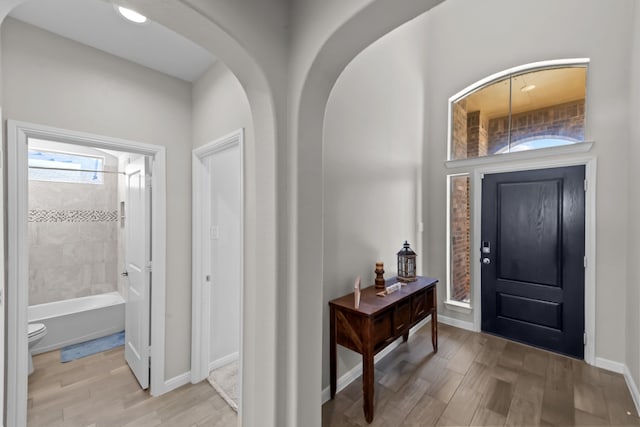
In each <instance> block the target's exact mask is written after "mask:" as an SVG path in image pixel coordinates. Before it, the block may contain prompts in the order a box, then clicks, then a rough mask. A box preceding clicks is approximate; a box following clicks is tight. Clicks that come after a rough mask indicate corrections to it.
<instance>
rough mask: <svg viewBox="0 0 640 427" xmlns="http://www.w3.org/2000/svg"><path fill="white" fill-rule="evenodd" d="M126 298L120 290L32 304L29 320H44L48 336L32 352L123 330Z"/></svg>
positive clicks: (35, 321) (52, 348) (42, 351)
mask: <svg viewBox="0 0 640 427" xmlns="http://www.w3.org/2000/svg"><path fill="white" fill-rule="evenodd" d="M124 304H125V301H124V299H123V298H122V296H121V295H120V294H119V293H118V292H109V293H106V294H100V295H91V296H88V297H80V298H74V299H70V300H64V301H56V302H48V303H45V304H37V305H31V306H29V310H28V318H29V323H44V324H45V325H46V326H47V335H45V337H44V338H42V340H40V342H39V343H38V344H37V345H36V346H35V347H34V348H33V354H38V353H44V352H46V351H51V350H55V349H58V348H61V347H64V346H67V345H71V344H77V343H80V342H84V341H88V340H91V339H94V338H100V337H104V336H106V335H110V334H114V333H116V332H120V331H122V330H124V316H125V314H124V313H125V312H124V308H125V305H124Z"/></svg>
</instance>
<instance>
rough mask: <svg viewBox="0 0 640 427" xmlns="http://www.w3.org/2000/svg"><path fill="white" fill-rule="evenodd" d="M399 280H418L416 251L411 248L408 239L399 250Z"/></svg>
mask: <svg viewBox="0 0 640 427" xmlns="http://www.w3.org/2000/svg"><path fill="white" fill-rule="evenodd" d="M398 281H399V282H415V281H416V253H415V252H413V251H412V250H411V247H410V246H409V243H408V242H407V241H406V240H405V241H404V245H402V249H400V252H398Z"/></svg>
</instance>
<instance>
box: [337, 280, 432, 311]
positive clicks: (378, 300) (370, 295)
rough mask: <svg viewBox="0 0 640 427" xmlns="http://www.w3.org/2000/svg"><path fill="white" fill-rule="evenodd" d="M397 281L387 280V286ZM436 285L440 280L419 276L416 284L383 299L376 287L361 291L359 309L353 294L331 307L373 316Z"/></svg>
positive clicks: (411, 284) (338, 299) (408, 285)
mask: <svg viewBox="0 0 640 427" xmlns="http://www.w3.org/2000/svg"><path fill="white" fill-rule="evenodd" d="M397 281H398V279H397V277H392V278H390V279H387V280H386V286H389V285H392V284H394V283H396V282H397ZM436 283H438V279H435V278H433V277H423V276H418V277H417V280H416V281H415V282H410V283H407V284H406V286H402V288H401V289H400V290H398V291H395V292H394V293H392V294H389V295H385V296H383V297H380V296H378V295H376V294H377V293H378V292H380V291H382V289H376V288H375V286H369V287H368V288H364V289H362V290H361V291H360V292H361V293H360V307H359V308H355V307H354V304H355V300H354V294H353V292H351V293H350V294H347V295H344V296H341V297H340V298H336V299H334V300H331V301H329V305H333V306H336V307H340V308H341V309H344V310H348V311H351V312H353V313H358V314H361V315H365V316H373V315H375V314H377V313H379V312H381V311H383V310H385V309H386V308H387V307H389V306H390V305H393V304H394V303H396V302H398V301H400V300H402V299H403V298H405V297H407V296H409V295H411V294H413V293H414V292H417V291H419V290H421V289H424V288H429V287H433V286H435V285H436Z"/></svg>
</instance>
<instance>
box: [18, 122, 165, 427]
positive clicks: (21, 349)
mask: <svg viewBox="0 0 640 427" xmlns="http://www.w3.org/2000/svg"><path fill="white" fill-rule="evenodd" d="M7 135H8V138H7V165H8V167H7V176H8V182H7V184H8V185H7V190H8V191H7V193H8V198H7V210H8V226H7V229H8V239H9V241H8V249H9V250H8V263H7V269H8V279H9V283H8V287H7V289H8V292H7V297H8V298H7V311H8V322H7V326H8V328H7V329H8V334H7V335H8V336H7V345H8V348H7V349H8V351H7V353H8V367H7V373H8V378H7V390H10V392H9V393H7V424H8V425H10V426H23V425H26V424H27V377H28V363H27V355H28V337H27V324H28V319H27V306H28V300H29V293H28V286H19V284H25V283H29V248H28V243H27V242H28V233H27V216H28V215H27V214H28V165H27V152H28V149H27V139H28V138H41V139H47V140H51V141H57V142H62V143H66V144H75V145H82V146H87V147H93V148H102V149H109V150H118V151H127V152H131V153H136V154H142V155H146V156H150V157H151V158H152V166H151V171H152V177H151V180H152V181H151V182H152V188H153V200H152V205H151V215H152V218H153V221H152V230H151V236H152V251H153V252H152V253H153V254H154V262H153V278H152V281H153V283H152V286H153V292H152V298H151V326H152V328H151V331H152V332H151V339H152V349H151V351H150V354H152V355H153V356H152V357H151V394H152V395H159V394H162V393H163V392H165V389H166V387H165V384H164V362H165V351H164V349H165V342H164V341H165V338H164V337H165V292H166V289H165V283H166V272H165V261H166V187H165V185H166V184H165V183H166V178H165V177H166V170H165V162H166V155H165V147H162V146H159V145H151V144H144V143H140V142H133V141H127V140H124V139H118V138H110V137H106V136H101V135H94V134H90V133H84V132H76V131H70V130H64V129H58V128H54V127H50V126H43V125H37V124H32V123H26V122H19V121H15V120H8V121H7Z"/></svg>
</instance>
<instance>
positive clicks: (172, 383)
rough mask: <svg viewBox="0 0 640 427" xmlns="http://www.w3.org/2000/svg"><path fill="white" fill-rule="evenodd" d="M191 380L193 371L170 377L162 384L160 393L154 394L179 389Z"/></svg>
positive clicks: (158, 394) (159, 394)
mask: <svg viewBox="0 0 640 427" xmlns="http://www.w3.org/2000/svg"><path fill="white" fill-rule="evenodd" d="M190 382H191V371H187V372H185V373H183V374H180V375H177V376H175V377H173V378H169V379H168V380H166V381H165V382H164V384H163V386H162V390H160V393H154V394H153V396H161V395H163V394H165V393H169V392H170V391H173V390H175V389H177V388H178V387H182V386H183V385H185V384H189V383H190Z"/></svg>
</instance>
